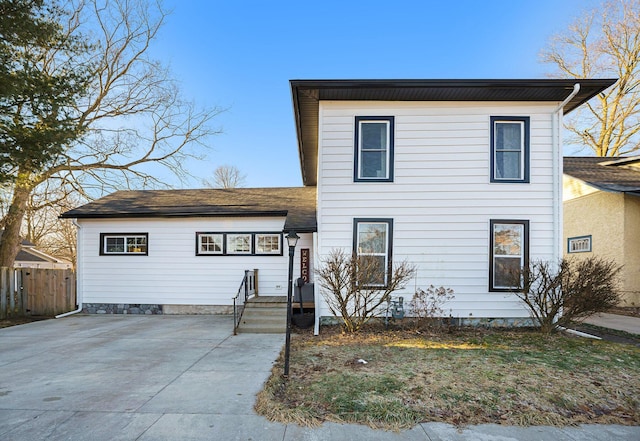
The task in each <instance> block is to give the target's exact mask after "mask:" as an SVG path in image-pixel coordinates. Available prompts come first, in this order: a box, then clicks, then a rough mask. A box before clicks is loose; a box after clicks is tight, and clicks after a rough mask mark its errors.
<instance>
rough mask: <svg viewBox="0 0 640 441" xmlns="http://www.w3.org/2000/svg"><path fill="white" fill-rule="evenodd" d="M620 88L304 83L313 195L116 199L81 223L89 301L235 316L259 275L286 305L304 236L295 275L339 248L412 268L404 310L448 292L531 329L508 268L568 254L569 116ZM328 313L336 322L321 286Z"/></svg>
mask: <svg viewBox="0 0 640 441" xmlns="http://www.w3.org/2000/svg"><path fill="white" fill-rule="evenodd" d="M614 81H615V80H318V81H316V80H295V81H291V88H292V97H293V109H294V118H295V123H296V130H297V135H298V148H299V155H300V164H301V171H302V179H303V184H304V187H303V188H294V189H268V188H265V189H235V190H226V191H223V190H175V191H164V192H158V191H155V192H154V191H140V192H117V193H115V194H113V195H110V196H108V197H106V198H103V199H100V200H98V201H96V202H93V203H90V204H87V205H85V206H82V207H79V208H77V209H75V210H72V211H70V212H67V213H66V214H65V217H72V218H76V219H77V221H78V223H79V225H80V233H79V244H78V256H79V257H78V259H79V262H78V271H79V275H78V281H79V282H78V283H79V285H78V288H79V297H80V298H81V299H82V301H83V302H84V303H85V304H89V305H98V304H100V305H109V304H123V303H124V304H159V305H174V306H181V307H185V306H200V307H210V308H211V310H216V307H218V309H217V310H219V311H224V310H225V307H228V305H229V304H230V303H229V302H230V299H231V295H232V294H233V293H232V292H230V291H233V290H234V287H235V286H236V285H237V281H238V279H239V278H240V276H241V274H242V273H243V271H244V270H246V269H252V268H257V269H259V270H260V277H259V291H260V293H261V295H270V296H277V295H286V283H287V257H288V256H287V253H286V252H283V248H286V244H285V243H284V241H283V234H286V233H287V232H289V231H292V230H296V231H297V232H298V233H301V234H300V235H301V237H302V239H301V241H300V243H299V244H298V247H297V250H296V255H295V265H294V278H297V277H298V276H300V275H301V274H305V275H306V277H307V279H308V280H310V281H313V266H314V265H316V266H317V265H319V264H320V262H322V260H323V259H324V258H326V257H327V256H328V255H329V253H331V251H332V250H334V249H342V250H344V251H347V252H349V253H350V252H355V253H358V254H366V255H370V256H376V258H377V259H379V260H380V262H381V265H383V266H384V267H385V268H391V267H392V265H393V262H394V261H395V262H398V261H404V260H406V261H408V262H410V263H412V264H413V265H415V267H416V268H417V275H416V277H415V280H413V281H412V282H411V283H410V284H409V285H407V286H406V287H405V289H404V290H403V291H400V292H398V293H396V294H397V295H401V296H403V297H404V298H405V299H406V300H409V299H410V298H411V296H412V294H413V292H414V291H415V289H416V288H427V287H428V286H429V285H435V286H441V285H442V286H446V287H449V288H451V289H453V290H454V295H455V298H454V299H453V300H452V301H451V302H449V304H447V305H446V309H447V311H448V312H449V313H450V314H451V315H452V316H453V317H455V318H459V319H460V320H461V321H471V322H477V321H494V322H496V323H501V324H502V323H504V324H509V323H511V324H514V323H515V324H517V322H523V321H524V319H526V318H527V317H528V312H527V310H526V309H525V308H524V307H523V305H522V304H521V303H520V302H519V301H518V300H517V298H516V297H515V296H514V295H513V294H512V293H511V292H510V291H511V287H510V286H509V283H508V281H507V278H506V274H507V272H508V270H509V269H511V268H514V267H520V266H522V265H525V264H526V263H527V262H528V261H530V260H532V259H544V260H549V261H557V260H558V259H560V258H561V257H562V251H563V239H562V139H561V131H562V118H563V115H564V114H566V113H568V112H571V111H572V110H574V109H576V108H577V107H578V106H580V105H581V104H583V103H584V102H586V101H587V100H589V99H590V98H592V97H593V96H594V95H596V94H597V93H599V92H601V91H603V90H604V89H606V88H607V87H609V86H610V85H612V84H613V83H614ZM225 192H226V193H225ZM287 195H288V196H290V197H289V198H287ZM373 236H376V237H377V238H378V239H380V238H382V240H376V241H372V240H370V239H371V237H373ZM129 245H131V246H129ZM301 256H302V257H303V258H302V259H301ZM303 260H304V263H303ZM385 277H386V276H385ZM315 307H316V319H318V320H319V319H320V318H321V317H326V316H329V315H330V312H329V310H328V308H327V307H326V305H325V304H324V301H323V299H322V296H321V293H320V292H319V290H318V286H317V284H316V292H315ZM114 309H117V308H114ZM171 309H172V308H167V307H165V308H164V311H165V313H166V312H167V311H168V310H171ZM176 310H181V309H180V308H177V309H176ZM184 310H185V309H184V308H183V309H182V311H184Z"/></svg>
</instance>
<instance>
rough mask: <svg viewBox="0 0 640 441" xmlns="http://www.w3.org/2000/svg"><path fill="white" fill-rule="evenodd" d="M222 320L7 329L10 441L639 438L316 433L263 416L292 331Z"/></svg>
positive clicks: (499, 432) (338, 428)
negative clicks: (259, 329) (264, 397)
mask: <svg viewBox="0 0 640 441" xmlns="http://www.w3.org/2000/svg"><path fill="white" fill-rule="evenodd" d="M231 326H232V319H231V318H229V317H221V316H137V317H136V316H98V315H94V316H71V317H67V318H64V319H59V320H47V321H42V322H35V323H31V324H27V325H21V326H15V327H12V328H5V329H0V440H3V441H12V440H29V441H33V440H90V441H102V440H105V441H106V440H110V441H111V440H141V441H145V440H171V441H182V440H225V441H230V440H256V441H270V440H278V441H297V440H308V441H312V440H318V441H320V440H354V441H358V440H368V441H371V440H381V441H383V440H384V441H391V440H420V441H436V440H437V441H444V440H501V441H507V440H547V439H548V440H558V441H565V440H566V441H577V440H602V441H605V440H621V439H625V440H631V439H639V440H640V427H625V426H603V425H592V426H583V427H579V428H573V427H571V428H564V429H558V428H551V427H528V428H518V427H502V426H496V425H482V426H473V427H470V428H468V429H465V430H462V431H458V430H457V429H456V428H454V427H452V426H450V425H447V424H440V423H428V424H419V425H417V426H416V427H414V428H413V429H411V430H408V431H405V432H401V433H393V432H385V431H375V430H372V429H369V428H367V427H364V426H359V425H340V424H324V425H322V426H321V427H320V428H315V429H309V428H302V427H299V426H296V425H283V424H278V423H270V422H268V421H267V420H266V419H265V418H263V417H260V416H258V415H256V414H255V412H254V411H253V404H254V400H255V394H256V393H257V392H258V391H259V390H260V389H261V388H262V385H263V383H264V381H265V380H266V379H267V378H268V376H269V373H270V369H271V367H272V365H273V362H274V360H275V359H276V358H277V356H278V354H279V353H280V350H281V348H282V346H283V343H284V335H269V334H263V335H257V334H254V335H252V334H244V335H239V336H232V335H230V334H231V332H230V330H231Z"/></svg>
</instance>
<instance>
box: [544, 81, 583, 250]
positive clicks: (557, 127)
mask: <svg viewBox="0 0 640 441" xmlns="http://www.w3.org/2000/svg"><path fill="white" fill-rule="evenodd" d="M578 92H580V83H575V84H574V85H573V91H572V92H571V93H570V94H569V96H568V97H566V98H565V99H564V101H562V102H561V103H560V104H559V105H558V106H557V107H556V108H555V109H554V110H553V113H552V115H551V149H552V157H553V161H552V163H553V164H552V170H553V235H554V241H553V258H554V260H555V261H556V262H557V261H558V260H559V259H560V258H562V248H561V243H562V161H563V159H562V133H561V130H562V116H563V109H564V106H566V105H567V103H569V101H571V100H572V99H573V97H575V96H576V95H577V94H578Z"/></svg>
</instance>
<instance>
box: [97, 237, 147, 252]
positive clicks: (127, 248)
mask: <svg viewBox="0 0 640 441" xmlns="http://www.w3.org/2000/svg"><path fill="white" fill-rule="evenodd" d="M148 242H149V234H148V233H100V255H102V256H104V255H143V256H146V255H148V254H149V252H148V251H149V249H148Z"/></svg>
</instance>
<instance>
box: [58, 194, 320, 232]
mask: <svg viewBox="0 0 640 441" xmlns="http://www.w3.org/2000/svg"><path fill="white" fill-rule="evenodd" d="M201 216H202V217H224V216H227V217H229V216H231V217H252V216H283V217H284V216H286V221H285V226H284V231H290V230H295V231H297V232H311V231H316V229H317V225H316V187H291V188H290V187H282V188H233V189H198V190H129V191H117V192H115V193H113V194H110V195H108V196H105V197H103V198H101V199H98V200H96V201H94V202H90V203H88V204H86V205H83V206H81V207H78V208H75V209H73V210H70V211H67V212H66V213H63V214H62V216H61V217H65V218H79V219H91V218H128V217H138V218H139V217H201Z"/></svg>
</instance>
